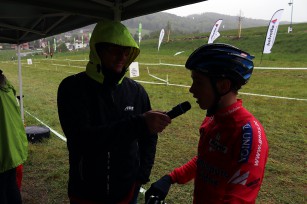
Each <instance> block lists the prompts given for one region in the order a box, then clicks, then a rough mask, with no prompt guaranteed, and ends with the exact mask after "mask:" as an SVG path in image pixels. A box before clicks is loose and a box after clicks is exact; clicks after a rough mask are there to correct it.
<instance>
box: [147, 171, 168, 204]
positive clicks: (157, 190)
mask: <svg viewBox="0 0 307 204" xmlns="http://www.w3.org/2000/svg"><path fill="white" fill-rule="evenodd" d="M171 185H172V179H171V177H170V176H169V175H165V176H163V177H162V178H160V179H159V180H158V181H156V182H155V183H153V184H151V186H150V188H149V189H148V190H147V191H146V193H145V203H147V202H148V200H149V199H150V197H151V196H156V197H159V199H160V200H164V199H165V197H166V196H167V193H168V191H169V189H170V187H171Z"/></svg>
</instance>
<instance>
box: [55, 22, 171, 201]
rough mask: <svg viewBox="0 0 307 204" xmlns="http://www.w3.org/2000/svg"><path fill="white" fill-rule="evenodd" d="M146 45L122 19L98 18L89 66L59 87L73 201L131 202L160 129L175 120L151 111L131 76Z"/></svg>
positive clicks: (147, 168) (145, 179)
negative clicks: (141, 45) (139, 42)
mask: <svg viewBox="0 0 307 204" xmlns="http://www.w3.org/2000/svg"><path fill="white" fill-rule="evenodd" d="M139 52H140V50H139V48H138V46H137V44H136V42H135V41H134V39H133V38H132V36H131V34H130V32H129V31H128V29H127V28H126V27H125V26H124V25H123V24H121V23H120V22H116V21H106V20H105V21H101V22H98V23H97V24H96V26H95V28H94V30H93V34H92V37H91V39H90V54H89V62H88V64H87V66H86V71H85V72H81V73H78V74H75V75H72V76H68V77H67V78H65V79H64V80H63V81H62V82H61V84H60V86H59V89H58V99H57V102H58V113H59V119H60V123H61V126H62V129H63V131H64V134H65V136H66V137H67V146H68V150H69V165H70V169H69V182H68V196H69V198H70V203H71V204H85V203H86V204H94V203H95V204H97V203H101V204H130V203H136V202H137V195H138V192H139V189H140V186H141V185H142V184H145V183H147V182H148V181H149V176H150V172H151V169H152V166H153V164H154V159H155V152H156V144H157V133H159V132H161V131H163V129H164V128H165V127H166V126H167V125H168V124H169V123H170V122H171V119H170V118H169V117H168V116H167V115H166V114H165V113H162V112H160V111H154V110H151V104H150V100H149V97H148V95H147V93H146V91H145V89H144V88H143V87H142V86H141V85H140V84H138V83H137V82H135V81H133V80H132V79H129V78H127V77H125V73H126V71H127V70H128V67H129V65H130V64H131V62H133V61H134V60H135V59H136V57H137V56H138V54H139Z"/></svg>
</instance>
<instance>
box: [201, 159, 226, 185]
mask: <svg viewBox="0 0 307 204" xmlns="http://www.w3.org/2000/svg"><path fill="white" fill-rule="evenodd" d="M197 176H198V178H199V179H200V180H202V181H203V182H204V183H208V184H210V185H213V186H217V185H218V184H219V180H220V177H222V178H223V180H224V179H225V178H228V177H229V174H228V173H227V172H226V171H225V170H224V169H222V168H220V167H217V166H215V165H212V164H209V163H208V162H205V161H204V160H202V159H200V158H198V159H197Z"/></svg>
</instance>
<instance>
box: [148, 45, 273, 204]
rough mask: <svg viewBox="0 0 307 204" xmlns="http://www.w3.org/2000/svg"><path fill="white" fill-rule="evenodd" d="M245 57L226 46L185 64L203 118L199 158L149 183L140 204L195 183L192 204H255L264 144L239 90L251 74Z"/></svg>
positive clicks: (195, 55) (204, 50) (199, 51)
mask: <svg viewBox="0 0 307 204" xmlns="http://www.w3.org/2000/svg"><path fill="white" fill-rule="evenodd" d="M253 58H254V57H253V56H251V55H250V54H249V53H247V52H244V51H242V50H240V49H238V48H236V47H234V46H231V45H227V44H208V45H204V46H201V47H200V48H198V49H197V50H196V51H194V52H193V53H192V54H191V55H190V57H189V58H188V60H187V62H186V65H185V66H186V68H187V69H189V70H191V77H192V79H193V83H192V86H191V88H190V92H191V93H192V94H193V97H194V98H196V102H197V103H198V105H199V107H200V108H201V109H203V110H207V115H206V117H205V119H204V121H203V122H202V124H201V126H200V129H199V133H200V139H199V143H198V153H197V155H196V156H195V157H194V158H192V159H191V160H190V161H189V162H187V163H186V164H184V165H182V166H181V167H179V168H175V169H174V170H173V171H172V172H171V173H169V174H167V175H165V176H163V177H162V178H161V179H159V180H158V181H157V182H155V183H153V184H152V185H151V187H150V188H149V190H148V191H147V192H146V195H145V199H146V200H148V199H149V198H150V197H152V196H156V197H159V198H161V199H164V198H165V197H166V195H167V193H168V191H169V188H170V186H171V184H174V183H178V184H184V183H187V182H188V181H190V180H192V179H194V195H193V203H196V204H200V203H201V204H204V203H210V204H217V203H232V204H234V203H245V204H247V203H255V200H256V198H257V194H258V192H259V190H260V186H261V184H262V181H263V176H264V170H265V165H266V161H267V157H268V143H267V139H266V135H265V132H264V129H263V127H262V125H261V124H260V122H259V121H258V120H257V119H256V118H255V117H254V116H253V115H252V114H251V113H250V112H249V111H248V110H246V109H245V108H244V107H243V103H242V100H241V99H238V98H237V95H238V90H239V89H240V88H241V87H242V86H243V85H245V84H246V83H247V81H248V80H249V79H250V77H251V75H252V71H253V68H254V65H253V61H252V59H253Z"/></svg>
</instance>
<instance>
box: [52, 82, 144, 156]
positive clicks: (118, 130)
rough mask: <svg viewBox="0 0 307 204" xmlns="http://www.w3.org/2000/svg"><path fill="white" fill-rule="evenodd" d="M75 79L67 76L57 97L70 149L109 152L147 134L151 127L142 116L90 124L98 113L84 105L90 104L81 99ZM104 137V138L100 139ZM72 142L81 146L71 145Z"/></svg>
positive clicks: (60, 116) (80, 92)
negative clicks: (119, 145) (104, 149)
mask: <svg viewBox="0 0 307 204" xmlns="http://www.w3.org/2000/svg"><path fill="white" fill-rule="evenodd" d="M75 78H76V77H75V76H73V77H68V78H66V79H64V80H63V81H62V82H61V84H60V86H59V88H58V97H57V104H58V114H59V119H60V123H61V126H62V129H63V131H64V134H65V136H66V137H67V138H68V139H69V140H68V145H69V146H70V147H71V148H72V147H76V146H78V147H82V148H83V149H93V148H98V149H101V148H106V149H108V148H112V147H114V146H116V145H117V144H119V143H121V144H125V143H129V142H130V141H133V140H135V139H136V138H138V137H140V136H144V135H147V133H148V128H147V125H146V122H145V119H144V117H143V116H142V115H141V114H139V115H132V116H129V117H125V118H121V119H120V120H117V121H113V122H106V123H105V124H95V121H91V120H92V119H90V117H89V115H90V114H91V115H93V114H95V113H93V112H89V110H88V109H87V108H86V106H85V104H87V102H88V101H86V97H84V96H82V87H81V86H80V85H79V84H80V82H79V81H77V80H76V79H75ZM90 124H91V125H90ZM89 135H90V138H88V136H89ZM102 135H105V136H104V137H101V136H102ZM122 135H126V137H122ZM70 143H78V144H77V145H70ZM77 151H82V149H78V150H77Z"/></svg>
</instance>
